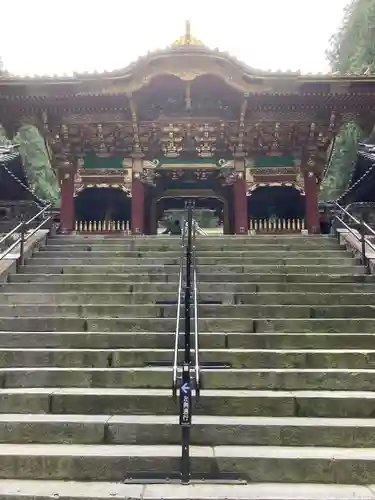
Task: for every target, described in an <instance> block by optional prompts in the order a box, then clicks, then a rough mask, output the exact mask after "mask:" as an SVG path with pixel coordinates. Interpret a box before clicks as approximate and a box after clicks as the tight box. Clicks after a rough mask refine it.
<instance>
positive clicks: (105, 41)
mask: <svg viewBox="0 0 375 500" xmlns="http://www.w3.org/2000/svg"><path fill="white" fill-rule="evenodd" d="M3 1H4V0H3ZM347 3H348V0H185V2H184V1H181V0H174V1H172V0H106V1H97V2H95V1H93V0H91V1H89V0H62V1H61V2H56V1H53V0H18V1H17V2H16V5H15V6H14V7H12V6H11V7H10V9H6V14H5V16H4V15H3V14H4V13H3V14H1V17H2V18H1V25H0V56H1V58H2V59H3V63H4V66H5V68H6V69H8V70H9V71H11V72H14V73H16V74H30V75H33V74H40V75H43V74H63V73H71V72H72V71H95V70H97V71H102V70H112V69H118V68H122V67H125V66H127V64H129V63H130V62H132V61H134V60H136V59H137V58H138V57H139V56H141V55H143V54H145V53H147V52H148V51H152V50H153V49H156V48H164V47H166V46H168V45H170V44H171V43H172V42H173V41H174V40H175V39H176V38H178V37H179V36H181V35H182V34H183V32H184V27H185V19H189V20H190V21H191V24H192V33H193V35H195V36H196V37H197V38H199V39H201V40H202V41H203V42H204V43H205V44H206V45H208V46H209V47H211V48H215V47H218V48H219V49H220V50H222V51H224V52H229V53H230V54H231V55H233V56H236V57H237V58H238V59H240V60H242V61H244V62H246V63H247V64H248V65H250V66H252V67H255V68H259V69H273V70H277V69H282V70H287V69H292V70H297V69H300V70H302V71H303V72H325V71H328V64H327V61H326V59H325V55H324V51H325V49H326V48H327V45H328V41H329V38H330V36H331V35H332V33H334V32H335V31H336V29H337V27H338V26H339V24H340V22H341V20H342V16H343V9H344V7H345V5H346V4H347Z"/></svg>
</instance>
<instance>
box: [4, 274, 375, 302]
mask: <svg viewBox="0 0 375 500" xmlns="http://www.w3.org/2000/svg"><path fill="white" fill-rule="evenodd" d="M19 276H22V275H19ZM58 276H59V277H60V275H58ZM55 279H56V275H54V280H55ZM198 286H199V292H200V294H201V295H203V298H205V296H211V295H213V294H215V295H221V294H223V295H235V294H249V298H251V297H254V298H255V296H258V295H260V297H263V296H264V295H268V294H278V295H279V296H280V295H286V296H287V297H288V296H291V295H296V296H298V295H300V294H303V295H309V296H313V297H314V299H315V298H316V297H317V296H319V295H325V296H326V297H327V296H328V297H333V299H332V300H334V299H335V297H338V296H343V297H349V296H352V297H353V299H354V297H360V296H362V295H363V296H364V297H366V300H367V302H366V303H373V300H372V294H373V293H375V285H374V283H372V282H368V281H367V282H364V283H356V282H352V283H287V282H284V283H260V282H259V283H254V282H247V283H246V282H242V283H241V282H240V283H233V282H231V283H229V282H223V283H219V282H217V283H208V282H203V283H202V282H199V284H198ZM0 289H1V291H2V294H1V295H0V300H1V297H2V296H4V297H5V300H6V296H7V295H8V296H9V295H10V294H12V295H13V297H14V299H16V295H19V294H25V295H26V294H30V295H33V296H34V298H33V299H31V298H30V300H36V298H35V295H38V296H39V297H40V300H44V299H43V298H42V297H43V295H44V294H46V295H49V294H68V293H74V297H75V298H76V300H77V298H78V297H81V296H82V297H83V296H87V295H90V296H91V295H92V296H97V294H101V295H102V296H105V295H106V294H111V295H112V296H113V298H114V300H117V298H116V297H117V295H119V296H121V295H123V294H125V295H127V294H131V295H133V296H134V299H133V300H138V296H142V295H143V294H147V293H148V294H157V295H158V296H159V295H161V294H163V295H165V296H167V295H169V294H174V296H175V297H176V293H177V280H175V281H173V282H172V281H171V282H168V283H167V282H164V283H163V282H151V283H150V282H133V283H131V282H114V283H111V282H97V283H94V282H89V283H87V282H62V281H60V282H58V281H50V282H39V281H37V282H26V283H23V282H17V283H5V284H3V285H1V284H0ZM77 292H78V294H77ZM326 297H325V298H324V300H326ZM275 299H276V297H275ZM20 300H21V299H20ZM103 300H104V298H103ZM122 300H123V299H122V297H121V301H122ZM260 300H261V298H260ZM286 300H287V299H286ZM293 300H294V299H293ZM358 300H360V299H359V298H358ZM364 300H365V299H364ZM121 303H123V302H121ZM325 303H328V302H325Z"/></svg>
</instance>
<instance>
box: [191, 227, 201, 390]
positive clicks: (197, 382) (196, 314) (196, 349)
mask: <svg viewBox="0 0 375 500" xmlns="http://www.w3.org/2000/svg"><path fill="white" fill-rule="evenodd" d="M196 235H197V225H196V224H193V235H192V236H193V240H192V271H193V321H194V378H195V391H196V396H197V397H199V394H200V389H201V374H200V362H199V311H198V280H197V249H196Z"/></svg>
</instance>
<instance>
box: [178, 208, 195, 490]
mask: <svg viewBox="0 0 375 500" xmlns="http://www.w3.org/2000/svg"><path fill="white" fill-rule="evenodd" d="M186 207H187V227H186V230H187V235H186V236H187V238H186V249H185V250H186V253H185V255H186V267H185V297H184V310H185V335H184V361H183V364H182V380H181V386H180V426H181V434H182V436H181V437H182V443H181V445H182V453H181V482H182V484H188V483H189V481H190V476H191V464H190V430H191V416H192V394H191V392H192V384H191V373H190V370H191V353H190V350H191V336H190V334H191V296H192V293H191V263H192V222H193V213H192V209H193V204H192V202H191V201H190V200H189V201H187V202H186ZM184 231H185V227H184Z"/></svg>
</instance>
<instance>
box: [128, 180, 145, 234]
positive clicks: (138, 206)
mask: <svg viewBox="0 0 375 500" xmlns="http://www.w3.org/2000/svg"><path fill="white" fill-rule="evenodd" d="M144 202H145V188H144V186H143V184H142V181H141V180H140V179H139V178H137V177H133V182H132V206H131V218H132V227H131V229H132V234H143V233H144V219H145V203H144Z"/></svg>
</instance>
